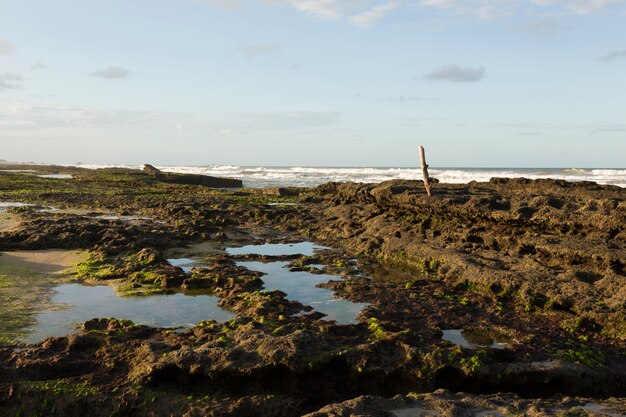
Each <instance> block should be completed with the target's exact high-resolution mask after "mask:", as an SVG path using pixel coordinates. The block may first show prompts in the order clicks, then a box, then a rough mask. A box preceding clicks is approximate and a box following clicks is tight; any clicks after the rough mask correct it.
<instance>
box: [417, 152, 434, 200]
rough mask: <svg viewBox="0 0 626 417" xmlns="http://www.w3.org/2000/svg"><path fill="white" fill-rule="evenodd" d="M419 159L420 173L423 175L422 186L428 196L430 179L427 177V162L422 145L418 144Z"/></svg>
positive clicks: (429, 194)
mask: <svg viewBox="0 0 626 417" xmlns="http://www.w3.org/2000/svg"><path fill="white" fill-rule="evenodd" d="M420 161H421V163H422V174H423V175H424V188H426V194H428V197H431V196H432V194H431V193H430V183H429V182H428V180H429V179H430V178H429V177H428V164H427V163H426V154H425V153H424V147H423V146H422V145H420Z"/></svg>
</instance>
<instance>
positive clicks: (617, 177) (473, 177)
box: [79, 165, 626, 187]
mask: <svg viewBox="0 0 626 417" xmlns="http://www.w3.org/2000/svg"><path fill="white" fill-rule="evenodd" d="M79 166H80V167H83V168H91V169H94V168H111V167H115V166H116V165H79ZM117 167H120V165H117ZM123 167H126V168H141V166H137V165H135V166H123ZM157 168H159V169H161V170H163V171H167V172H177V173H186V174H203V175H212V176H217V177H232V178H238V179H241V180H243V183H244V186H246V187H272V186H274V187H275V186H299V187H313V186H316V185H320V184H323V183H326V182H347V181H351V182H364V183H369V182H382V181H387V180H393V179H408V180H412V179H420V178H421V175H422V173H421V170H420V169H419V168H399V167H380V168H378V167H300V166H294V167H264V166H237V165H205V166H158V167H157ZM430 174H431V176H432V177H435V178H437V179H439V180H440V181H441V182H446V183H468V182H470V181H478V182H485V181H489V179H491V178H496V177H499V178H519V177H524V178H529V179H539V178H556V179H563V180H566V181H594V182H597V183H599V184H612V185H617V186H620V187H626V169H583V168H567V169H563V168H430Z"/></svg>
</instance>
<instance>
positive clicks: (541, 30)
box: [520, 19, 561, 36]
mask: <svg viewBox="0 0 626 417" xmlns="http://www.w3.org/2000/svg"><path fill="white" fill-rule="evenodd" d="M520 29H521V30H522V31H524V32H528V33H531V34H533V35H535V36H549V35H553V34H555V33H556V32H558V31H559V29H561V25H560V24H559V23H558V22H557V21H556V20H554V19H541V20H535V21H532V22H527V23H525V24H523V25H522V26H520Z"/></svg>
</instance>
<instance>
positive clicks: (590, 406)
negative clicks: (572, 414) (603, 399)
mask: <svg viewBox="0 0 626 417" xmlns="http://www.w3.org/2000/svg"><path fill="white" fill-rule="evenodd" d="M574 408H575V409H577V410H583V411H588V412H591V413H594V414H599V415H601V416H609V417H626V414H623V413H620V412H616V411H614V410H611V409H610V408H607V407H606V406H604V405H602V404H596V403H587V404H585V405H581V406H576V407H574Z"/></svg>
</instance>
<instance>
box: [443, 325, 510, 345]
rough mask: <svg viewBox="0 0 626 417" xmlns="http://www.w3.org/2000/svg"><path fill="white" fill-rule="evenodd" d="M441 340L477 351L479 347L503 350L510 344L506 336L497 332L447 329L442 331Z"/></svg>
mask: <svg viewBox="0 0 626 417" xmlns="http://www.w3.org/2000/svg"><path fill="white" fill-rule="evenodd" d="M441 338H442V339H443V340H446V341H448V342H450V343H454V344H455V345H458V346H461V347H463V348H466V349H478V348H481V347H487V348H490V349H505V348H507V347H508V346H509V344H510V343H511V342H512V340H511V338H509V337H508V336H505V335H503V334H500V333H498V332H489V331H482V330H463V329H448V330H443V336H442V337H441Z"/></svg>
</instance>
